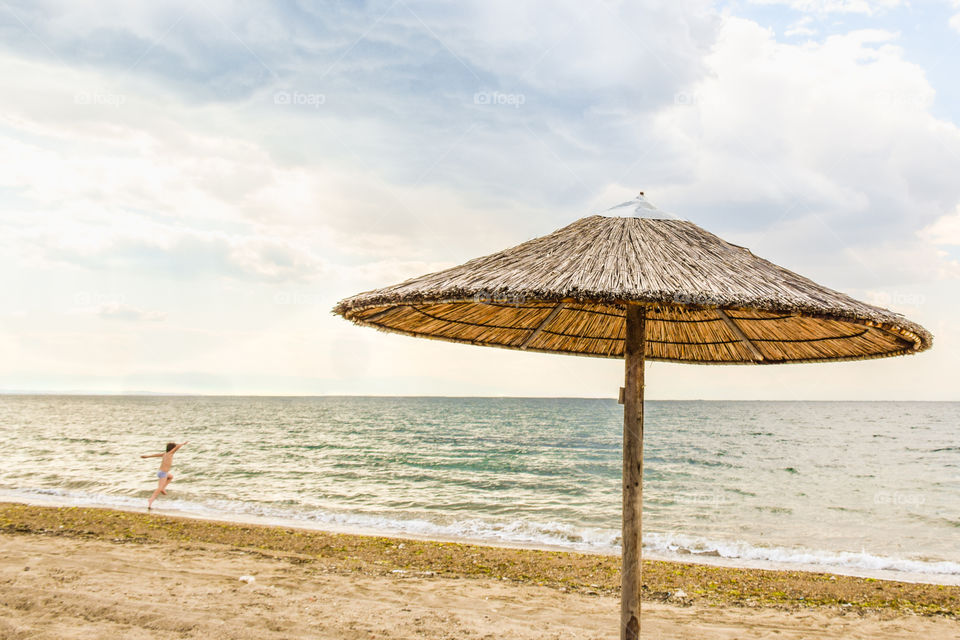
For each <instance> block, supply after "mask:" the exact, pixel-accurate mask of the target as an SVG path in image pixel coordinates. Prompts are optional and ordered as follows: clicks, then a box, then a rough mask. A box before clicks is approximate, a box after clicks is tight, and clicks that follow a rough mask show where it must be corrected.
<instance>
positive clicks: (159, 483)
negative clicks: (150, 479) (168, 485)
mask: <svg viewBox="0 0 960 640" xmlns="http://www.w3.org/2000/svg"><path fill="white" fill-rule="evenodd" d="M162 491H163V478H161V479H160V480H158V481H157V488H156V489H155V490H154V492H153V495H152V496H150V499H149V500H147V511H149V510H150V509H152V508H153V501H154V500H156V499H157V496H158V495H160V493H161V492H162Z"/></svg>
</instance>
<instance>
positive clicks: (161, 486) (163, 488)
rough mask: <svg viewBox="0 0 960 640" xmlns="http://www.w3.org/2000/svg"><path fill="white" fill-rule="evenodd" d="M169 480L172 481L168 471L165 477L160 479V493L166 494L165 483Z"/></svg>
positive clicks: (168, 482) (167, 483)
mask: <svg viewBox="0 0 960 640" xmlns="http://www.w3.org/2000/svg"><path fill="white" fill-rule="evenodd" d="M171 482H173V476H172V475H170V474H169V473H168V474H167V477H166V478H164V479H163V480H161V481H160V493H162V494H163V495H167V485H169V484H170V483H171Z"/></svg>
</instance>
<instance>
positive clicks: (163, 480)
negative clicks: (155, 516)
mask: <svg viewBox="0 0 960 640" xmlns="http://www.w3.org/2000/svg"><path fill="white" fill-rule="evenodd" d="M185 444H187V443H186V442H182V443H180V444H177V443H176V442H168V443H167V450H166V451H165V452H164V453H149V454H147V455H145V456H140V457H141V458H163V460H161V461H160V470H159V471H157V489H156V491H154V492H153V495H152V496H150V499H149V500H148V501H147V510H148V511H149V510H150V509H152V508H153V501H154V500H156V499H157V496H159V495H160V494H161V493H162V494H163V495H167V485H168V484H170V483H171V482H173V474H172V473H170V467H172V466H173V454H175V453H176V452H177V451H179V450H180V447H182V446H183V445H185Z"/></svg>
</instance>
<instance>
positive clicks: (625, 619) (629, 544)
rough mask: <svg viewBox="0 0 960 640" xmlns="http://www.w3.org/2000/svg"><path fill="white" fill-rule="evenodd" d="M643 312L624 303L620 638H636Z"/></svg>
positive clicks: (640, 580)
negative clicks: (625, 310) (625, 319)
mask: <svg viewBox="0 0 960 640" xmlns="http://www.w3.org/2000/svg"><path fill="white" fill-rule="evenodd" d="M646 335H647V312H646V308H645V307H644V306H643V305H639V304H628V305H627V336H626V344H625V347H624V363H625V374H624V394H623V532H622V536H621V538H622V545H623V568H622V575H621V590H620V638H621V640H637V639H638V638H640V589H641V584H642V583H643V576H642V567H641V564H640V563H641V559H642V552H641V549H640V545H641V541H642V537H643V533H642V531H643V527H642V521H643V363H644V355H645V353H646V342H647V340H646Z"/></svg>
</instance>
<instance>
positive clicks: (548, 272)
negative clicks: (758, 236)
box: [334, 194, 933, 639]
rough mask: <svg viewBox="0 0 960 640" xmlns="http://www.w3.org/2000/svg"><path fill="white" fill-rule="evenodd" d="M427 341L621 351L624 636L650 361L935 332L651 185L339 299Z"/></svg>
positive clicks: (872, 351) (846, 349) (769, 356)
mask: <svg viewBox="0 0 960 640" xmlns="http://www.w3.org/2000/svg"><path fill="white" fill-rule="evenodd" d="M334 312H335V313H337V314H339V315H341V316H343V317H344V318H346V319H348V320H351V321H353V322H355V323H357V324H360V325H366V326H370V327H374V328H377V329H380V330H383V331H389V332H394V333H401V334H405V335H409V336H416V337H421V338H433V339H437V340H448V341H452V342H462V343H466V344H474V345H484V346H491V347H501V348H506V349H519V350H526V351H538V352H545V353H566V354H573V355H580V356H594V357H600V358H623V359H624V360H625V383H624V388H623V389H621V402H622V403H623V404H624V411H623V536H622V548H623V570H622V592H621V599H622V604H621V631H620V633H621V637H622V638H630V639H634V638H638V637H639V634H640V589H641V564H640V561H641V551H640V544H641V514H642V508H641V505H642V496H643V492H642V491H643V489H642V480H643V387H644V382H643V374H644V361H645V360H658V361H664V362H687V363H693V364H759V365H766V364H785V363H793V362H819V361H839V360H861V359H866V358H882V357H887V356H897V355H905V354H913V353H917V352H920V351H923V350H925V349H928V348H930V346H931V344H932V340H933V338H932V336H931V335H930V333H929V332H927V331H926V330H925V329H924V328H923V327H921V326H920V325H918V324H915V323H913V322H911V321H909V320H907V319H906V318H904V317H903V316H902V315H900V314H897V313H893V312H891V311H888V310H886V309H882V308H879V307H875V306H873V305H869V304H866V303H863V302H859V301H857V300H854V299H853V298H851V297H849V296H847V295H844V294H842V293H839V292H837V291H833V290H831V289H828V288H826V287H823V286H820V285H818V284H816V283H814V282H813V281H811V280H809V279H807V278H804V277H802V276H800V275H797V274H796V273H793V272H791V271H788V270H787V269H784V268H781V267H778V266H777V265H775V264H773V263H771V262H768V261H766V260H764V259H762V258H759V257H757V256H755V255H753V253H751V252H750V250H749V249H746V248H744V247H740V246H737V245H733V244H730V243H728V242H725V241H724V240H722V239H720V238H719V237H717V236H715V235H713V234H711V233H709V232H707V231H705V230H704V229H701V228H700V227H698V226H697V225H695V224H693V223H691V222H688V221H685V220H681V219H678V218H676V217H675V216H671V215H668V214H665V213H663V212H661V211H660V210H658V209H656V208H655V207H654V206H653V205H651V204H650V203H649V202H648V201H647V200H646V199H645V198H644V197H643V194H641V195H640V196H639V197H637V198H636V199H635V200H631V201H629V202H625V203H623V204H621V205H618V206H616V207H613V208H611V209H609V210H607V211H604V212H602V213H601V214H600V215H593V216H588V217H585V218H582V219H580V220H577V221H576V222H574V223H573V224H571V225H569V226H566V227H564V228H562V229H559V230H557V231H554V232H553V233H551V234H549V235H546V236H543V237H540V238H535V239H533V240H530V241H528V242H524V243H522V244H520V245H518V246H516V247H513V248H511V249H507V250H506V251H501V252H500V253H495V254H492V255H489V256H485V257H482V258H476V259H474V260H471V261H469V262H466V263H464V264H462V265H460V266H458V267H453V268H451V269H446V270H444V271H439V272H436V273H431V274H427V275H424V276H421V277H418V278H413V279H410V280H407V281H405V282H402V283H400V284H397V285H394V286H390V287H385V288H383V289H377V290H374V291H368V292H366V293H361V294H358V295H355V296H353V297H350V298H347V299H345V300H342V301H341V302H340V303H339V304H338V305H337V306H336V308H335V309H334Z"/></svg>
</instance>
